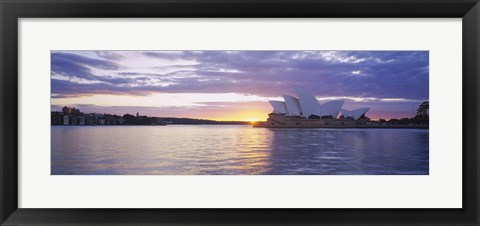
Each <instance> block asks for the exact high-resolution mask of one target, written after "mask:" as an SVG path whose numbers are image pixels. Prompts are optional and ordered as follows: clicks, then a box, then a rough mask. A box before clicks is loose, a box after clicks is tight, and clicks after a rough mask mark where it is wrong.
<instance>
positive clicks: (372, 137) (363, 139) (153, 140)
mask: <svg viewBox="0 0 480 226" xmlns="http://www.w3.org/2000/svg"><path fill="white" fill-rule="evenodd" d="M51 133H52V153H51V154H52V156H51V159H52V168H51V170H52V174H53V175H67V174H68V175H69V174H77V175H84V174H96V175H110V174H122V175H126V174H128V175H140V174H147V175H181V174H186V175H199V174H201V175H210V174H220V175H232V174H233V175H251V174H273V175H290V174H295V175H311V174H315V175H325V174H333V175H353V174H364V175H370V174H428V172H429V171H428V170H429V168H428V156H429V155H428V130H420V129H267V128H252V127H251V126H225V125H222V126H210V125H209V126H207V125H202V126H197V125H192V126H190V125H188V126H187V125H185V126H180V125H178V126H176V125H169V126H52V131H51Z"/></svg>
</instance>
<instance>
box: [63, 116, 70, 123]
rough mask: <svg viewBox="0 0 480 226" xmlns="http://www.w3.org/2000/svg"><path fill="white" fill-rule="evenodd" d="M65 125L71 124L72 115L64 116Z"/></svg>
mask: <svg viewBox="0 0 480 226" xmlns="http://www.w3.org/2000/svg"><path fill="white" fill-rule="evenodd" d="M63 125H70V116H68V115H64V116H63Z"/></svg>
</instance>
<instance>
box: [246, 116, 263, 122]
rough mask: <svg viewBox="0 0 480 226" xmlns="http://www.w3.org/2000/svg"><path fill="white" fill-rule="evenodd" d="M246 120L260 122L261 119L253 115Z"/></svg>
mask: <svg viewBox="0 0 480 226" xmlns="http://www.w3.org/2000/svg"><path fill="white" fill-rule="evenodd" d="M245 121H247V122H258V121H260V119H258V118H253V117H252V118H247V119H245Z"/></svg>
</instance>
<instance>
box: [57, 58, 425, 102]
mask: <svg viewBox="0 0 480 226" xmlns="http://www.w3.org/2000/svg"><path fill="white" fill-rule="evenodd" d="M97 55H98V56H104V57H103V58H102V60H99V59H93V58H91V57H87V56H84V55H81V53H78V54H74V53H72V52H69V53H61V52H56V53H52V75H54V74H55V75H62V76H64V77H67V78H68V79H64V78H61V79H63V80H59V78H55V77H53V79H52V93H55V94H60V95H88V94H99V93H102V94H106V93H109V94H117V93H121V94H130V95H145V94H150V93H162V92H168V93H244V94H252V95H259V96H280V95H281V94H294V93H293V88H294V86H301V87H304V88H306V89H308V90H310V91H312V92H313V93H314V94H315V95H317V96H355V97H376V98H405V99H425V100H427V99H428V81H429V78H428V77H429V72H428V64H429V54H428V52H427V51H176V52H169V51H147V52H139V55H142V56H143V57H145V60H147V61H152V62H156V61H159V62H160V61H167V62H171V64H169V65H165V64H159V65H154V66H150V69H149V72H140V71H137V69H136V68H123V67H122V68H121V67H120V65H119V63H118V60H119V59H120V58H122V60H128V57H125V56H122V55H121V54H119V53H117V52H115V51H112V52H109V51H107V52H106V53H105V52H102V53H100V54H99V53H97ZM177 61H194V62H195V63H192V64H191V65H182V64H179V63H178V62H177ZM96 69H98V70H96ZM105 70H108V71H109V72H111V73H109V74H108V75H106V74H102V73H104V72H102V71H105ZM165 71H166V72H165ZM87 83H94V84H87Z"/></svg>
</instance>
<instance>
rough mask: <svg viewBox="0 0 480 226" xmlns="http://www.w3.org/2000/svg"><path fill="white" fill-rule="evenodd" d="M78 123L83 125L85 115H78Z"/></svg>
mask: <svg viewBox="0 0 480 226" xmlns="http://www.w3.org/2000/svg"><path fill="white" fill-rule="evenodd" d="M78 125H85V116H83V115H81V116H79V117H78Z"/></svg>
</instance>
